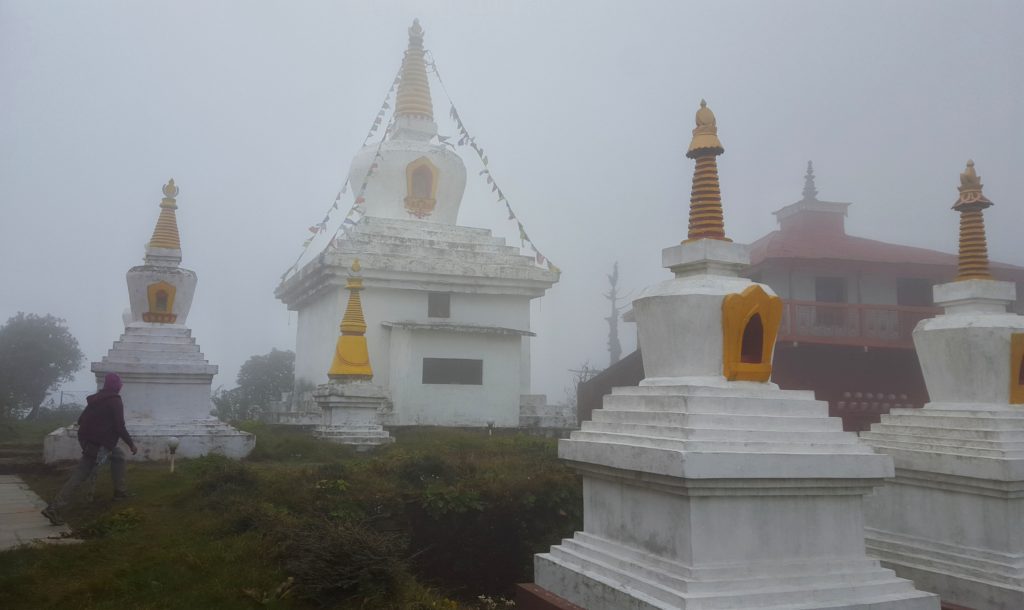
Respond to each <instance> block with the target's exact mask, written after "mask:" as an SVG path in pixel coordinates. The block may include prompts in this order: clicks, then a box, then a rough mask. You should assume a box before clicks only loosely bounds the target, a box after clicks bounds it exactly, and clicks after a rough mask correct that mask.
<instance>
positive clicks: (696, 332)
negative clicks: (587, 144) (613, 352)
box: [534, 102, 939, 610]
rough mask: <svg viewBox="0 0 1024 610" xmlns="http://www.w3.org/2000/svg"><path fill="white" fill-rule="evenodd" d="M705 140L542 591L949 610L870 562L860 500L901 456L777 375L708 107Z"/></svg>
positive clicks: (579, 445) (592, 431)
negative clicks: (633, 360) (721, 179)
mask: <svg viewBox="0 0 1024 610" xmlns="http://www.w3.org/2000/svg"><path fill="white" fill-rule="evenodd" d="M693 133H694V137H693V140H692V142H691V144H690V148H689V151H688V153H687V156H688V157H690V158H693V159H696V171H695V173H694V178H693V191H692V196H691V200H690V201H691V204H690V227H689V238H688V239H687V240H686V241H684V242H683V243H682V244H681V245H678V246H674V247H670V248H666V249H665V250H663V252H662V260H663V262H664V266H665V267H667V268H669V269H670V270H671V271H672V272H673V273H674V274H675V277H674V278H672V279H669V280H666V281H664V282H661V283H660V284H657V285H654V286H651V287H649V288H647V289H646V290H645V291H644V292H643V293H642V294H641V296H640V297H639V298H638V299H637V300H636V301H634V302H633V307H634V312H635V315H636V319H637V324H638V326H639V329H638V330H639V342H640V346H641V349H642V351H643V354H644V372H645V374H646V378H645V379H644V380H643V381H641V382H640V385H639V386H638V387H632V388H615V389H614V390H613V392H612V394H611V395H609V396H606V397H605V400H604V408H603V409H600V410H597V411H595V412H594V413H593V420H592V421H588V422H584V423H583V426H582V429H581V430H579V431H577V432H574V433H572V435H571V436H570V438H569V439H566V440H562V441H560V443H559V447H558V454H559V457H561V458H562V459H565V460H567V461H568V462H569V464H570V465H571V466H572V467H573V468H575V469H576V470H577V471H578V472H579V473H580V474H581V475H582V478H583V502H584V515H583V523H584V526H583V527H584V529H583V531H582V532H577V533H576V535H575V536H574V537H573V538H572V539H569V540H564V541H563V542H562V544H560V545H558V546H555V547H552V549H551V551H550V552H548V553H544V554H541V555H537V556H536V558H535V563H534V566H535V570H534V579H535V583H536V585H538V586H539V587H541V588H543V589H545V590H547V591H548V592H551V593H553V594H555V595H557V596H559V597H561V598H563V599H565V600H567V601H569V602H571V603H573V604H577V605H579V606H582V607H584V608H587V610H622V609H625V608H629V609H630V610H640V609H654V608H659V609H669V608H672V609H691V610H692V609H697V608H700V609H710V608H715V609H727V608H728V609H739V608H771V609H775V610H782V609H785V610H798V609H806V610H810V609H822V608H829V609H837V610H838V609H848V610H852V609H854V608H856V609H860V610H866V609H868V608H870V609H872V610H891V609H897V608H898V609H910V608H912V609H921V610H925V609H928V610H938V607H939V602H938V599H937V598H936V597H935V596H934V595H931V594H928V593H923V592H920V591H917V590H915V589H914V587H913V585H912V584H911V583H910V582H909V581H907V580H903V579H901V578H897V577H896V576H895V575H894V574H893V572H892V571H890V570H886V569H883V568H881V567H880V566H879V565H878V562H877V561H873V560H871V559H869V558H868V557H867V556H866V555H865V553H864V532H863V525H864V522H863V513H862V509H861V502H862V498H863V496H864V495H865V494H867V493H869V492H870V491H871V488H872V487H874V486H877V485H880V484H881V483H882V482H883V480H884V479H885V478H886V477H890V476H892V473H893V466H892V461H891V460H890V459H889V458H888V457H887V456H884V455H878V454H875V453H874V452H872V451H871V449H870V448H869V447H867V446H866V445H864V444H863V443H860V442H859V441H858V440H857V437H856V435H854V434H853V433H850V432H843V430H842V426H841V422H840V421H839V419H837V418H830V417H828V406H827V405H826V403H824V402H821V401H816V400H814V396H813V393H811V392H806V391H783V390H780V389H779V388H778V386H776V385H775V384H773V383H770V382H769V378H770V375H771V371H772V365H771V362H772V350H773V347H774V345H775V338H776V334H777V332H778V328H779V323H780V318H781V315H782V303H781V300H780V299H779V298H778V297H777V296H775V295H774V294H773V293H772V291H771V289H770V288H768V287H767V286H764V285H761V284H756V283H754V282H751V281H750V280H748V279H746V278H743V277H739V275H738V272H739V271H740V270H742V269H743V268H744V267H745V266H746V265H748V264H749V262H748V261H749V253H748V247H747V246H745V245H741V244H735V243H732V242H731V241H730V240H728V239H726V237H725V231H724V226H723V221H722V206H721V196H720V193H719V184H718V169H717V164H716V160H715V157H716V156H717V155H719V154H721V153H722V152H723V149H722V145H721V143H720V142H719V140H718V136H717V128H716V124H715V117H714V115H713V114H712V112H711V110H710V109H708V108H707V107H706V105H705V104H704V103H703V102H701V108H700V110H699V111H698V112H697V128H696V129H695V130H694V132H693Z"/></svg>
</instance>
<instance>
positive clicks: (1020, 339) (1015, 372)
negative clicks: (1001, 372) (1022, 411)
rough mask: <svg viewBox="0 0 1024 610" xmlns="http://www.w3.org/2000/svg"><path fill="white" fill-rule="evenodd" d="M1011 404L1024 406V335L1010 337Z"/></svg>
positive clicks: (1017, 334) (1016, 334)
mask: <svg viewBox="0 0 1024 610" xmlns="http://www.w3.org/2000/svg"><path fill="white" fill-rule="evenodd" d="M1010 404H1013V405H1024V333H1014V334H1012V335H1010Z"/></svg>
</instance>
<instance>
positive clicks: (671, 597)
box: [538, 547, 931, 610]
mask: <svg viewBox="0 0 1024 610" xmlns="http://www.w3.org/2000/svg"><path fill="white" fill-rule="evenodd" d="M538 559H540V560H549V561H553V562H554V563H558V564H562V565H565V566H567V567H569V568H570V569H573V571H576V572H580V573H583V574H586V575H587V576H588V577H589V578H593V579H595V580H598V581H600V582H603V583H604V584H606V585H608V586H611V587H613V588H618V587H620V586H621V584H620V583H622V582H624V581H626V580H627V575H628V582H629V583H630V585H631V587H633V590H630V591H629V593H630V595H632V596H637V597H640V596H638V595H637V594H638V593H640V594H642V595H643V597H646V598H648V599H647V600H645V601H648V603H650V604H651V606H653V607H655V608H663V609H665V610H670V609H674V608H686V609H687V610H736V609H738V608H755V607H756V608H759V609H761V610H811V609H814V610H825V609H827V608H846V607H856V608H869V607H871V606H870V604H871V603H880V602H884V601H889V600H895V599H905V598H906V597H907V594H908V592H913V587H912V586H911V584H910V583H909V581H906V580H903V579H900V578H897V577H896V576H895V574H894V573H893V572H892V571H890V570H886V569H883V568H879V569H877V570H875V571H872V572H867V573H851V574H838V575H835V576H836V577H837V578H836V579H835V580H833V579H832V578H829V577H827V576H822V575H819V582H817V583H815V584H813V585H807V584H802V583H801V582H800V581H799V580H797V581H795V582H790V581H789V579H788V578H786V577H776V578H775V579H773V580H772V581H765V582H760V583H758V584H760V585H761V586H760V588H756V589H752V590H746V591H744V590H742V589H736V588H732V586H731V585H732V584H733V583H732V582H730V583H728V584H729V585H730V586H729V589H728V590H727V591H721V590H719V591H700V592H696V591H691V592H686V591H681V590H680V589H678V588H676V587H671V588H670V586H669V585H667V584H663V583H662V582H658V580H656V579H655V573H654V572H653V571H651V570H649V569H644V568H643V567H641V566H632V567H621V568H620V567H617V566H616V565H614V564H610V563H606V562H604V561H601V560H600V559H598V558H592V557H589V556H585V555H581V554H578V553H573V552H571V551H568V550H566V549H563V548H561V547H553V548H552V549H551V552H550V553H549V554H547V555H541V556H539V557H538ZM920 595H921V597H922V598H924V597H926V595H927V594H925V593H921V594H920ZM641 599H642V598H641ZM847 600H850V601H853V600H856V605H855V606H848V605H847V604H848V603H849V602H848V601H847ZM652 602H653V603H652ZM930 607H931V606H921V608H930Z"/></svg>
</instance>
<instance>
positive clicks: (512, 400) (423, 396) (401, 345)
mask: <svg viewBox="0 0 1024 610" xmlns="http://www.w3.org/2000/svg"><path fill="white" fill-rule="evenodd" d="M521 342H522V338H521V337H519V336H515V335H513V336H509V335H483V334H478V333H458V332H448V331H435V330H409V329H403V328H393V329H392V330H391V349H390V355H391V358H390V368H391V371H392V375H391V395H392V399H393V400H394V405H395V406H394V418H393V423H394V424H396V425H445V426H485V425H487V422H488V421H493V422H494V423H495V425H496V426H518V425H519V394H520V385H519V380H520V375H519V368H520V356H521ZM424 358H471V359H478V360H483V385H453V384H424V383H423V382H422V381H423V359H424Z"/></svg>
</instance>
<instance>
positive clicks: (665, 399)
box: [604, 394, 828, 417]
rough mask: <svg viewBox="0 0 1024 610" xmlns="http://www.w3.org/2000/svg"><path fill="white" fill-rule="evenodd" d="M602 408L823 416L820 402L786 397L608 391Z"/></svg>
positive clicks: (826, 414) (823, 408)
mask: <svg viewBox="0 0 1024 610" xmlns="http://www.w3.org/2000/svg"><path fill="white" fill-rule="evenodd" d="M604 408H605V409H610V410H615V411H672V412H676V413H703V414H709V415H710V414H744V415H786V416H803V417H827V416H828V405H827V404H826V403H823V402H816V401H814V402H812V401H802V400H801V401H793V400H789V399H787V398H762V399H757V400H755V399H750V398H745V397H718V396H628V395H622V394H610V395H608V396H605V398H604Z"/></svg>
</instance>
